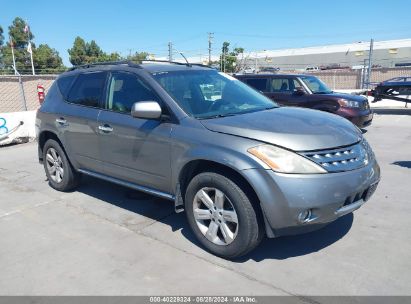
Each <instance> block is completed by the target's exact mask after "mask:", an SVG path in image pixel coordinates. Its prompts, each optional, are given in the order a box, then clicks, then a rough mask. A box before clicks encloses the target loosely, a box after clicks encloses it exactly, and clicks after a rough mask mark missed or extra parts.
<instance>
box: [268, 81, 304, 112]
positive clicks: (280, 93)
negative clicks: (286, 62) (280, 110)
mask: <svg viewBox="0 0 411 304" xmlns="http://www.w3.org/2000/svg"><path fill="white" fill-rule="evenodd" d="M298 87H300V88H302V85H301V84H300V83H299V82H298V80H297V79H295V78H291V77H275V78H271V79H270V81H269V84H268V92H267V93H266V95H267V96H268V97H270V98H271V99H272V100H274V101H276V102H277V103H279V104H280V105H283V106H294V107H304V104H305V103H306V99H307V98H306V97H305V95H301V94H298V93H297V88H298Z"/></svg>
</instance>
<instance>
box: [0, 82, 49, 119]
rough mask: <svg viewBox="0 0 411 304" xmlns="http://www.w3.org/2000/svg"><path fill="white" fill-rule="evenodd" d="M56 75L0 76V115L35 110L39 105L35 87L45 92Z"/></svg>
mask: <svg viewBox="0 0 411 304" xmlns="http://www.w3.org/2000/svg"><path fill="white" fill-rule="evenodd" d="M56 78H57V75H38V76H31V75H23V76H14V75H11V76H0V113H9V112H20V111H31V110H36V109H37V108H38V107H39V106H40V104H39V100H38V95H37V85H38V84H40V85H42V86H43V87H44V88H45V90H46V92H47V91H48V89H49V88H50V87H51V85H52V84H53V82H54V80H55V79H56Z"/></svg>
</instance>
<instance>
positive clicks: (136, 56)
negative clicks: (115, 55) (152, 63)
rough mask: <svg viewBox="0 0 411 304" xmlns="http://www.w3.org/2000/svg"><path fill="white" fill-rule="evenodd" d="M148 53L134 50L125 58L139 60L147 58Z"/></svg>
mask: <svg viewBox="0 0 411 304" xmlns="http://www.w3.org/2000/svg"><path fill="white" fill-rule="evenodd" d="M148 56H149V54H148V53H147V52H140V53H139V52H135V53H134V54H133V55H131V56H127V58H126V59H127V60H130V61H134V62H141V61H143V60H147V58H148Z"/></svg>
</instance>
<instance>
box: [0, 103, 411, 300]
mask: <svg viewBox="0 0 411 304" xmlns="http://www.w3.org/2000/svg"><path fill="white" fill-rule="evenodd" d="M403 114H407V115H403ZM365 137H366V138H367V139H368V140H369V142H370V144H371V146H372V147H373V149H374V151H375V153H376V156H377V159H378V161H379V163H380V166H381V170H382V180H381V183H380V185H379V188H378V189H377V191H376V193H375V195H374V196H373V198H372V199H371V200H370V201H369V202H368V203H367V204H365V205H364V206H363V207H362V208H361V209H359V210H357V211H356V212H355V213H354V214H349V215H347V216H345V217H343V218H340V219H339V220H338V221H336V222H334V223H332V224H330V225H329V226H327V227H326V228H324V229H322V230H319V231H316V232H313V233H309V234H306V235H300V236H290V237H282V238H278V239H266V240H264V241H263V243H262V244H261V245H260V247H258V248H257V250H255V251H254V252H252V253H251V254H249V255H248V256H246V257H245V258H241V259H240V260H236V261H226V260H223V259H220V258H217V257H215V256H213V255H211V254H209V253H207V252H205V251H204V250H203V249H202V248H200V247H199V245H198V243H197V241H196V240H195V238H194V236H193V235H192V233H191V231H190V229H189V227H188V225H187V223H186V220H185V215H184V213H180V214H175V213H174V209H173V208H174V206H173V204H172V203H171V202H169V201H165V200H162V199H158V198H155V197H151V196H148V195H145V194H142V193H138V192H135V191H132V190H129V189H126V188H123V187H120V186H117V185H112V184H109V183H106V182H103V181H100V180H96V179H92V178H89V177H86V178H84V179H83V182H82V185H81V186H80V188H79V189H78V190H77V191H75V192H72V193H61V192H57V191H55V190H53V189H51V188H50V187H49V186H48V184H47V181H46V179H45V174H44V170H43V167H42V166H41V165H39V164H38V162H37V159H36V156H37V146H36V143H28V144H21V145H14V146H8V147H2V148H0V231H1V237H0V269H1V271H0V291H1V293H2V294H3V295H22V294H24V295H153V294H155V295H160V294H165V295H182V294H184V295H199V294H201V295H204V294H207V295H210V294H212V295H221V294H224V295H238V294H239V295H244V294H250V295H302V296H305V297H307V298H309V297H310V296H319V295H411V284H410V283H411V259H410V252H411V243H410V231H411V221H410V213H411V203H410V202H411V201H410V198H411V115H410V112H409V111H408V112H407V110H406V109H401V110H398V111H397V112H389V113H388V114H386V113H385V114H377V115H375V118H374V121H373V124H372V125H371V126H370V127H369V128H368V129H367V132H366V133H365Z"/></svg>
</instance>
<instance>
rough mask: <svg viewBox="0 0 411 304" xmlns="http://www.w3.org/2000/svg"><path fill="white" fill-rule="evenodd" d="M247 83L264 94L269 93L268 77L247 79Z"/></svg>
mask: <svg viewBox="0 0 411 304" xmlns="http://www.w3.org/2000/svg"><path fill="white" fill-rule="evenodd" d="M245 83H247V84H248V85H249V86H251V87H253V88H254V89H256V90H257V91H260V92H262V93H265V92H267V84H268V78H267V77H255V78H245Z"/></svg>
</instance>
